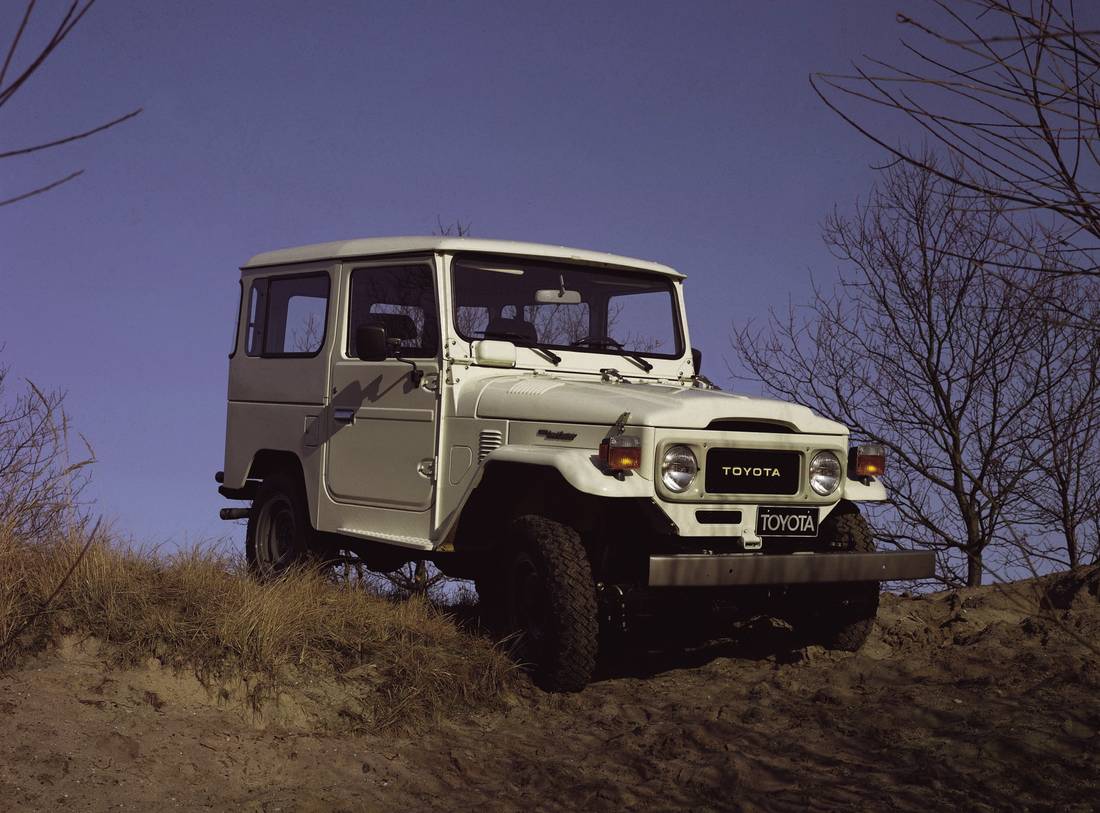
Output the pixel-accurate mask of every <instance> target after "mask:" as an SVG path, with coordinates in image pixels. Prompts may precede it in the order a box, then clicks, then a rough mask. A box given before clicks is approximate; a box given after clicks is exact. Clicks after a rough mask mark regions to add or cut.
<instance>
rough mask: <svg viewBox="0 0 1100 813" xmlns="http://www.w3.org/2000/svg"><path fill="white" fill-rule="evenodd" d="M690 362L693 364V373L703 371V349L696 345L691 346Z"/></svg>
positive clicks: (697, 373)
mask: <svg viewBox="0 0 1100 813" xmlns="http://www.w3.org/2000/svg"><path fill="white" fill-rule="evenodd" d="M691 363H692V364H694V365H695V374H696V375H702V373H703V351H702V350H700V349H699V348H698V347H693V348H691Z"/></svg>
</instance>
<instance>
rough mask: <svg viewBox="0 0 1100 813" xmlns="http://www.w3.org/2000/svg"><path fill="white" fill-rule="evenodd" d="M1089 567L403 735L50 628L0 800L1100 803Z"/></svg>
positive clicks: (522, 699)
mask: <svg viewBox="0 0 1100 813" xmlns="http://www.w3.org/2000/svg"><path fill="white" fill-rule="evenodd" d="M1098 583H1100V572H1097V571H1093V573H1092V574H1091V581H1090V580H1078V581H1077V582H1073V583H1069V582H1065V583H1063V588H1062V589H1061V590H1060V592H1059V593H1058V594H1057V595H1056V596H1055V604H1056V605H1057V606H1055V607H1053V608H1048V609H1047V610H1045V611H1042V612H1040V611H1039V602H1038V600H1037V597H1036V595H1035V593H1034V591H1033V590H1032V586H1031V585H1016V586H1013V587H1011V588H1009V589H1002V588H995V587H986V588H978V589H975V590H961V591H955V592H951V593H943V594H937V595H935V596H929V597H924V598H898V597H889V596H888V597H885V601H884V606H883V608H882V610H881V611H880V615H879V625H878V628H877V629H876V631H875V633H874V634H873V637H872V639H871V641H870V642H869V643H868V644H867V646H865V647H864V649H863V650H862V651H861V652H859V653H858V654H854V655H852V654H838V653H829V652H824V651H822V650H820V649H817V648H809V649H803V650H797V651H793V652H790V651H783V649H782V647H781V646H779V647H778V648H777V647H776V646H771V653H772V654H766V652H767V650H768V647H763V648H762V647H761V646H759V635H758V634H757V636H756V641H757V643H754V644H751V645H747V644H745V643H740V644H737V643H730V642H726V643H723V644H719V645H713V646H710V647H708V648H705V649H702V650H697V651H693V652H691V653H687V654H680V655H678V656H668V655H664V656H653V655H648V656H642V655H636V656H634V657H633V658H632V659H630V660H628V661H627V662H624V663H620V664H618V665H617V666H615V667H613V668H612V670H611V671H610V672H608V673H607V674H604V675H602V676H601V678H600V679H599V680H598V681H596V682H595V683H594V684H593V685H592V686H590V687H589V688H588V689H587V690H585V691H584V692H582V693H580V694H577V695H547V694H544V693H541V692H539V691H538V690H537V689H534V688H533V687H531V686H529V685H526V684H524V685H523V686H521V688H520V690H519V693H518V694H517V695H516V696H514V697H512V698H510V699H509V701H508V704H507V708H506V709H505V710H504V711H494V712H492V713H485V714H483V715H479V716H475V717H474V718H468V719H464V720H457V721H455V720H452V721H443V722H440V723H438V724H437V725H435V726H434V727H431V728H430V729H428V730H424V731H421V732H420V733H418V734H416V735H402V736H380V735H354V736H351V735H346V734H343V735H341V734H337V733H325V731H326V728H331V726H332V725H334V724H335V723H336V722H338V716H339V710H338V709H335V710H334V707H333V705H332V704H326V695H325V691H324V690H323V687H311V686H309V685H304V686H298V687H296V688H295V689H293V690H288V691H287V692H286V693H285V694H284V695H283V696H282V697H281V698H280V701H279V703H278V704H277V705H272V704H269V706H268V708H267V709H266V711H265V713H264V714H263V715H262V716H261V717H260V718H256V717H255V716H254V715H253V714H252V713H251V712H250V711H248V706H247V704H246V703H244V702H242V697H243V694H244V693H245V692H246V691H247V687H245V686H235V687H225V688H224V689H222V690H219V691H214V692H211V691H208V690H207V689H206V688H204V687H203V686H202V685H201V684H200V683H199V682H198V681H197V680H195V679H194V678H193V677H190V676H188V675H179V674H175V673H174V672H172V671H170V670H167V669H162V668H160V667H159V665H158V664H157V663H156V662H155V661H151V662H150V663H149V664H148V665H147V666H146V667H145V668H142V669H137V670H132V671H117V670H112V669H110V668H108V667H107V666H106V665H105V658H104V657H103V653H102V651H101V650H100V647H99V646H98V645H97V644H96V642H94V641H85V642H76V641H73V640H66V641H65V642H63V643H62V645H61V646H60V647H59V648H58V649H57V650H54V651H51V652H48V653H45V654H43V655H41V656H39V657H37V658H35V659H34V660H31V661H29V662H27V663H25V664H24V665H23V667H21V668H20V669H19V670H17V671H15V672H13V673H10V674H8V675H6V676H3V677H2V678H0V730H2V731H3V736H2V738H0V810H4V811H9V810H11V811H15V810H55V809H68V810H148V809H158V808H159V809H180V810H246V811H264V813H272V811H329V810H349V811H350V810H403V811H405V810H423V809H440V810H455V809H465V810H469V809H474V808H475V807H480V808H483V809H491V810H521V809H522V810H528V809H545V810H621V809H642V808H644V809H647V810H660V809H669V810H672V809H695V810H792V811H794V810H799V811H801V810H887V809H899V810H927V809H947V808H954V809H964V810H977V811H981V810H989V811H1006V810H1017V809H1021V810H1022V809H1028V810H1051V811H1054V810H1057V811H1067V810H1068V811H1075V810H1080V811H1090V810H1100V657H1098V655H1097V648H1098V647H1100V602H1098V601H1097V597H1096V589H1097V584H1098ZM778 635H779V638H780V639H781V633H780V634H778ZM774 637H775V636H769V638H768V640H769V642H771V639H772V638H774ZM780 642H781V641H780ZM777 650H778V652H779V654H775V653H776V651H777ZM334 715H335V716H334Z"/></svg>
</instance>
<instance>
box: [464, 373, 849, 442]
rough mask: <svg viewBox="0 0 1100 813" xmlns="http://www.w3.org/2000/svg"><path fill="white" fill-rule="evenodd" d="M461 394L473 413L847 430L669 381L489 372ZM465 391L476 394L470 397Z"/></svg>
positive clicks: (795, 411) (766, 401)
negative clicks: (481, 384)
mask: <svg viewBox="0 0 1100 813" xmlns="http://www.w3.org/2000/svg"><path fill="white" fill-rule="evenodd" d="M463 396H464V397H463V398H462V399H461V400H462V402H464V403H462V404H460V414H466V415H469V414H471V413H472V414H473V415H474V416H476V417H478V418H505V419H510V420H520V421H546V422H548V423H590V424H606V425H608V426H610V425H611V424H613V423H614V422H615V420H616V419H617V418H618V417H619V416H620V415H621V414H622V413H624V412H629V413H630V421H629V423H630V424H631V425H632V426H653V427H667V428H683V429H705V428H706V427H707V425H708V424H709V423H710V422H711V421H714V420H717V419H722V418H726V419H735V420H741V419H744V420H762V421H772V422H776V423H783V424H786V425H788V426H790V427H791V428H792V429H794V430H795V431H796V432H800V433H805V434H817V435H846V434H848V429H847V428H846V427H845V426H844V425H843V424H839V423H836V422H835V421H830V420H827V419H826V418H822V417H820V416H818V415H815V414H814V413H813V412H812V411H810V410H809V409H808V408H807V407H804V406H799V405H797V404H789V403H786V402H784V401H776V400H772V399H770V398H750V397H749V396H746V395H734V394H732V393H728V392H719V391H717V390H702V389H695V388H693V387H679V386H673V385H669V384H656V383H646V384H635V383H617V382H609V381H571V380H567V379H562V378H555V377H551V376H538V377H534V376H507V377H504V378H493V379H491V380H490V381H489V382H488V383H487V384H486V385H485V386H484V387H483V388H481V390H480V392H479V393H463ZM468 396H473V397H474V398H476V403H471V402H470V401H469V400H467V397H468ZM463 407H467V408H466V409H463Z"/></svg>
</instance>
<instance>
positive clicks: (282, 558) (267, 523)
mask: <svg viewBox="0 0 1100 813" xmlns="http://www.w3.org/2000/svg"><path fill="white" fill-rule="evenodd" d="M258 526H259V527H258V528H257V531H258V533H257V539H256V552H257V557H256V559H257V564H258V565H259V566H260V567H261V569H263V570H266V571H268V572H275V571H278V570H281V569H282V568H284V567H285V566H286V564H287V563H288V562H289V561H290V560H291V559H292V558H293V556H294V538H295V535H296V529H295V523H294V507H293V506H292V505H291V504H290V500H289V499H288V498H287V497H286V496H285V495H283V494H278V495H276V496H274V497H272V498H271V499H270V500H268V501H267V502H266V503H264V506H263V508H262V509H261V511H260V521H259V523H258Z"/></svg>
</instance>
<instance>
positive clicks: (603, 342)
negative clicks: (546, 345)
mask: <svg viewBox="0 0 1100 813" xmlns="http://www.w3.org/2000/svg"><path fill="white" fill-rule="evenodd" d="M582 344H589V345H593V346H595V347H607V346H608V345H611V346H612V347H617V348H618V349H619V350H622V349H623V346H622V344H621V343H619V342H618V341H616V340H615V339H612V338H611V337H610V336H605V337H602V338H601V337H599V336H585V337H584V338H583V339H577V340H576V341H575V342H570V343H569V346H570V347H580V346H581V345H582Z"/></svg>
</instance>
